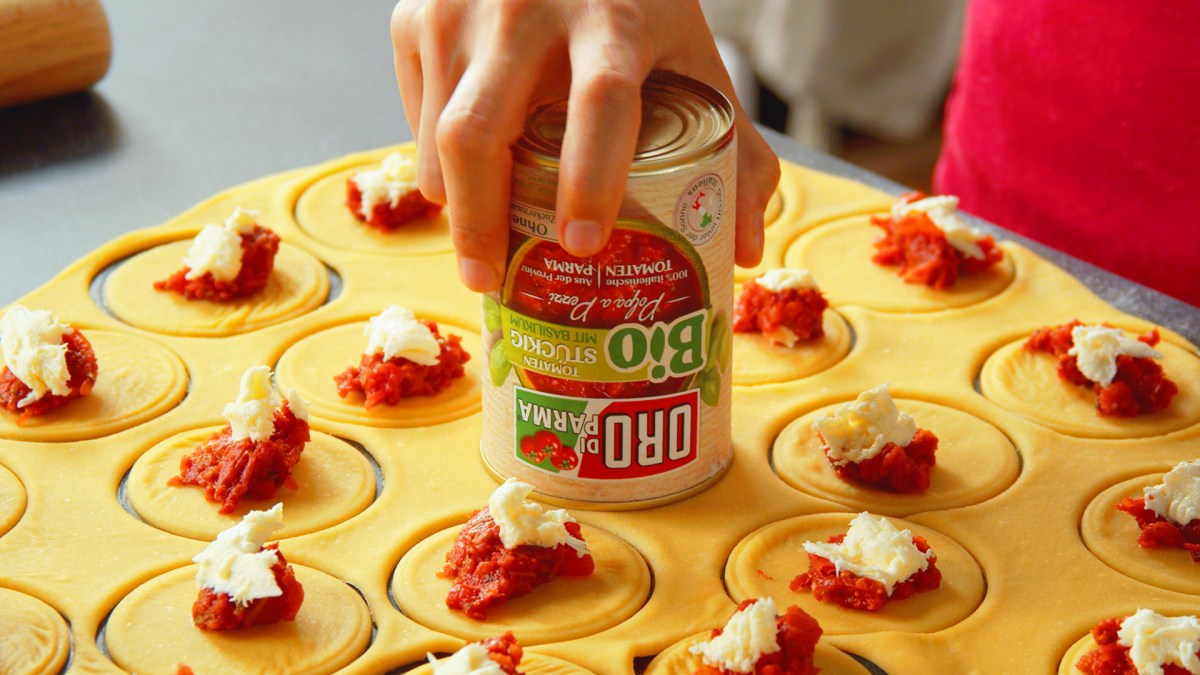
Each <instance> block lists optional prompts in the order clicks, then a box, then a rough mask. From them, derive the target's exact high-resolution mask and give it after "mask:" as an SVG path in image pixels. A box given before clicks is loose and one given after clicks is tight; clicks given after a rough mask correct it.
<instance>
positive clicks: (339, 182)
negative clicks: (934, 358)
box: [296, 145, 454, 255]
mask: <svg viewBox="0 0 1200 675" xmlns="http://www.w3.org/2000/svg"><path fill="white" fill-rule="evenodd" d="M401 151H402V152H407V153H408V154H412V153H413V152H414V149H413V147H412V146H411V145H409V146H406V147H405V148H404V149H402V150H401ZM383 157H384V155H380V156H379V159H380V161H382V160H383ZM378 168H379V162H375V163H373V164H361V165H358V166H355V167H352V168H349V169H343V170H341V171H336V172H334V173H331V174H328V175H326V176H323V177H321V178H318V179H316V180H315V181H314V182H313V183H312V184H311V185H309V186H308V188H307V189H305V190H304V192H303V194H301V195H300V198H299V199H298V200H297V202H296V223H297V224H298V225H299V226H300V229H302V230H304V231H305V232H307V233H308V234H309V235H311V236H312V238H313V239H316V240H317V241H319V242H321V243H322V244H326V245H327V246H330V247H332V248H335V249H339V250H343V251H353V252H355V253H374V254H384V255H416V254H428V253H449V252H450V251H452V250H454V249H453V246H451V244H450V237H449V232H450V226H449V221H448V220H447V217H446V210H445V209H442V212H441V213H440V214H439V215H437V216H434V217H433V218H423V219H421V220H414V221H413V222H411V223H406V224H405V225H403V226H402V227H400V228H398V229H396V230H393V231H391V232H381V231H379V230H377V229H375V228H373V227H368V226H367V224H366V223H364V222H362V221H361V220H358V219H357V218H355V217H354V214H353V213H351V212H350V209H349V207H347V206H346V180H347V179H348V178H350V176H352V175H354V174H356V173H359V172H360V171H366V170H370V169H378Z"/></svg>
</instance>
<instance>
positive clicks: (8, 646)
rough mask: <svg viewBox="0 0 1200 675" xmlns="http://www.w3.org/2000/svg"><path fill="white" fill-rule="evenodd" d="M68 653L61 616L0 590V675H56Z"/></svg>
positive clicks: (66, 631) (39, 603)
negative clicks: (53, 674)
mask: <svg viewBox="0 0 1200 675" xmlns="http://www.w3.org/2000/svg"><path fill="white" fill-rule="evenodd" d="M70 653H71V630H70V629H69V628H68V627H67V622H66V621H64V620H63V618H62V615H60V614H59V613H58V612H56V611H54V608H52V607H51V606H50V605H47V604H46V603H44V602H42V601H41V600H38V599H37V598H35V597H32V596H29V595H26V594H24V593H20V592H18V591H14V590H10V589H7V588H0V672H3V673H29V674H30V675H50V674H51V673H58V672H60V671H61V670H62V668H63V666H64V665H66V663H67V656H68V655H69V654H70Z"/></svg>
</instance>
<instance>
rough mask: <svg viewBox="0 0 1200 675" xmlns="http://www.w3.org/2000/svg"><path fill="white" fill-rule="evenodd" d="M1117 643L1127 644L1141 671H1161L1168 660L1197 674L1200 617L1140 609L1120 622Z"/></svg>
mask: <svg viewBox="0 0 1200 675" xmlns="http://www.w3.org/2000/svg"><path fill="white" fill-rule="evenodd" d="M1117 643H1118V644H1120V645H1121V646H1123V647H1128V648H1129V658H1130V660H1131V661H1133V665H1134V667H1136V668H1137V671H1138V673H1139V674H1140V675H1162V674H1163V666H1164V665H1167V664H1173V665H1176V666H1179V667H1180V668H1183V669H1184V670H1186V671H1188V672H1189V673H1194V674H1195V675H1200V657H1197V656H1196V652H1197V650H1200V620H1197V619H1196V617H1194V616H1179V617H1166V616H1162V615H1161V614H1158V613H1156V612H1153V611H1151V610H1149V609H1139V610H1138V611H1136V612H1134V613H1133V614H1132V615H1130V616H1128V617H1126V619H1125V620H1124V621H1122V622H1121V629H1120V630H1119V631H1117Z"/></svg>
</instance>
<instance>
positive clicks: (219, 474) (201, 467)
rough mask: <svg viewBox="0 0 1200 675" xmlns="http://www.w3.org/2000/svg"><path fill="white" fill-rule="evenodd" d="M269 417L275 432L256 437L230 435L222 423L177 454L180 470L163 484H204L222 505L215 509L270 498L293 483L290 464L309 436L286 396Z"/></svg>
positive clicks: (234, 507) (207, 494)
mask: <svg viewBox="0 0 1200 675" xmlns="http://www.w3.org/2000/svg"><path fill="white" fill-rule="evenodd" d="M274 421H275V432H274V433H273V434H271V436H270V438H266V439H263V440H262V441H259V442H258V443H255V442H254V441H252V440H251V439H249V438H245V439H242V440H240V441H234V440H232V439H231V438H230V437H231V435H232V433H233V432H232V430H231V429H230V427H229V425H225V428H224V429H222V430H220V431H218V432H217V433H215V434H213V435H212V436H211V437H209V439H208V440H207V441H205V442H204V443H202V444H201V445H200V446H199V447H197V448H196V449H195V450H194V451H192V453H191V454H189V455H186V456H184V458H183V459H182V460H180V462H179V475H178V476H175V477H173V478H171V480H170V481H168V485H173V486H181V485H195V486H198V487H202V488H204V496H205V498H206V499H208V500H209V501H211V502H217V503H219V504H220V505H221V508H220V509H218V511H219V512H220V513H233V512H234V511H236V510H237V508H238V504H239V503H240V502H241V500H242V499H270V498H271V497H273V496H274V495H275V491H276V490H278V489H279V488H280V487H281V486H283V485H284V484H287V485H288V487H290V488H293V489H295V488H296V487H297V485H296V482H295V480H293V479H292V467H294V466H296V463H297V462H299V461H300V453H301V452H303V451H304V444H305V443H307V442H308V441H309V438H310V434H309V429H308V422H306V421H304V420H302V419H300V418H298V417H296V416H295V414H293V413H292V409H291V406H289V405H288V403H287V402H286V401H284V403H283V406H281V407H280V408H279V409H278V410H276V411H275V420H274Z"/></svg>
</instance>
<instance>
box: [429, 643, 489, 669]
mask: <svg viewBox="0 0 1200 675" xmlns="http://www.w3.org/2000/svg"><path fill="white" fill-rule="evenodd" d="M487 654H488V652H487V649H486V648H485V647H484V646H483V645H481V644H479V643H478V642H471V643H468V644H467V645H466V646H465V647H463V648H462V649H460V650H458V651H456V652H454V653H453V654H451V655H450V656H447V657H446V658H444V659H442V660H441V661H438V660H437V659H435V658H433V654H426V655H425V658H427V659H429V665H430V667H431V668H432V669H433V673H434V675H505V673H504V669H503V668H501V667H500V664H498V663H496V662H495V661H493V660H491V659H489V658H488V655H487Z"/></svg>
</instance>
